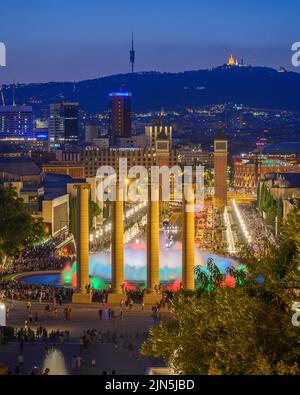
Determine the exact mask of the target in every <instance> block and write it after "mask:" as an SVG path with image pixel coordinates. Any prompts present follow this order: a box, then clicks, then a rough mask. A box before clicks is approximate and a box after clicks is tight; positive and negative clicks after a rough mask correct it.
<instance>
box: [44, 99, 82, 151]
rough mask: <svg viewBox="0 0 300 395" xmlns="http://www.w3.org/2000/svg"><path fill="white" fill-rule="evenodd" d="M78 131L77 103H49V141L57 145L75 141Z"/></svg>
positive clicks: (76, 140)
mask: <svg viewBox="0 0 300 395" xmlns="http://www.w3.org/2000/svg"><path fill="white" fill-rule="evenodd" d="M78 133H79V104H78V103H71V102H67V103H54V104H51V105H50V119H49V141H50V145H52V146H57V145H59V146H60V145H63V144H68V143H77V142H78V140H79V138H78Z"/></svg>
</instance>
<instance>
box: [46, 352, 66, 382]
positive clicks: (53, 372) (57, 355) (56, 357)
mask: <svg viewBox="0 0 300 395" xmlns="http://www.w3.org/2000/svg"><path fill="white" fill-rule="evenodd" d="M45 369H49V375H50V376H66V375H67V374H68V372H67V368H66V363H65V358H64V356H63V353H62V352H61V351H59V350H55V349H53V350H50V351H49V352H48V353H47V355H46V358H45V361H44V365H43V372H44V371H45Z"/></svg>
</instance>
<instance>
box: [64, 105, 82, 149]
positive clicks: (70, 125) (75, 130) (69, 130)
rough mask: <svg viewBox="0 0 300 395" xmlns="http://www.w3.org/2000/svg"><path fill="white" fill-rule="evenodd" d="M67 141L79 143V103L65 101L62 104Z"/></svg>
mask: <svg viewBox="0 0 300 395" xmlns="http://www.w3.org/2000/svg"><path fill="white" fill-rule="evenodd" d="M62 111H63V119H64V128H65V142H66V143H77V142H78V140H79V136H78V134H79V104H78V103H63V104H62Z"/></svg>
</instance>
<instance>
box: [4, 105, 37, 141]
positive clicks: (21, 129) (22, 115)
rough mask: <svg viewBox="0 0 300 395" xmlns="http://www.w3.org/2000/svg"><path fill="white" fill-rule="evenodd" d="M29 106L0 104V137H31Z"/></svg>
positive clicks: (30, 112)
mask: <svg viewBox="0 0 300 395" xmlns="http://www.w3.org/2000/svg"><path fill="white" fill-rule="evenodd" d="M33 134H34V133H33V112H32V107H31V106H16V105H13V106H0V139H28V138H33V137H34V135H33Z"/></svg>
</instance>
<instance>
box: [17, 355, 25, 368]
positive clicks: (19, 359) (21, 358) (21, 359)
mask: <svg viewBox="0 0 300 395" xmlns="http://www.w3.org/2000/svg"><path fill="white" fill-rule="evenodd" d="M18 364H19V366H20V367H22V366H23V365H24V354H19V355H18Z"/></svg>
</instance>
